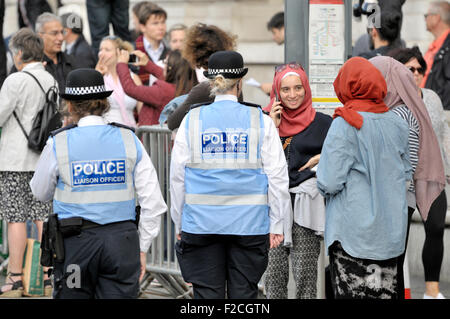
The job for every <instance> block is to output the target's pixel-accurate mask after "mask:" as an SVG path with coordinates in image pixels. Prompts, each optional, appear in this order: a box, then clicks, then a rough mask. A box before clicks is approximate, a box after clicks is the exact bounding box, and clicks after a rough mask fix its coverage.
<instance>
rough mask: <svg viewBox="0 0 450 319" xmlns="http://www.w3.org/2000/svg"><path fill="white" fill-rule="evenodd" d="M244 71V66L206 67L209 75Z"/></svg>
mask: <svg viewBox="0 0 450 319" xmlns="http://www.w3.org/2000/svg"><path fill="white" fill-rule="evenodd" d="M242 72H244V68H238V69H208V74H209V75H215V74H220V73H232V74H240V73H242Z"/></svg>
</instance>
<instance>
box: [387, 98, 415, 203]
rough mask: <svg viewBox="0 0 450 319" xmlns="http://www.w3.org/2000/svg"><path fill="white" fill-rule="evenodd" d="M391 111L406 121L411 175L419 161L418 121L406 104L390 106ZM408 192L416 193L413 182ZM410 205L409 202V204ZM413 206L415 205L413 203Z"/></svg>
mask: <svg viewBox="0 0 450 319" xmlns="http://www.w3.org/2000/svg"><path fill="white" fill-rule="evenodd" d="M392 112H394V113H395V114H397V115H398V116H400V117H401V118H402V119H404V120H405V121H406V122H407V123H408V127H409V135H408V146H409V160H410V161H411V166H412V168H413V176H414V173H415V172H416V167H417V163H418V162H419V134H420V128H419V122H417V119H416V118H415V117H414V115H413V113H412V112H411V111H410V110H409V109H408V107H407V106H406V105H399V106H396V107H394V108H392ZM408 192H410V193H412V194H414V196H415V193H416V190H415V187H414V183H411V184H410V186H409V189H408ZM409 206H411V204H409ZM413 206H415V205H413Z"/></svg>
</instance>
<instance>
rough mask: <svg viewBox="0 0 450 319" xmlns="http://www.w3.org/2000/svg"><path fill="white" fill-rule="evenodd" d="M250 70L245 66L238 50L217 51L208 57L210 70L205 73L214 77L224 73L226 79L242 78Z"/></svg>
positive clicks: (210, 77) (208, 76)
mask: <svg viewBox="0 0 450 319" xmlns="http://www.w3.org/2000/svg"><path fill="white" fill-rule="evenodd" d="M247 72H248V68H244V59H243V58H242V55H241V54H240V53H238V52H236V51H217V52H215V53H213V54H211V56H210V57H209V59H208V70H207V71H204V72H203V74H204V75H205V76H206V77H207V78H209V79H213V78H214V77H215V76H216V75H219V74H220V75H222V76H223V77H224V78H226V79H238V78H242V77H243V76H244V75H246V74H247Z"/></svg>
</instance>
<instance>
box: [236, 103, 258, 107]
mask: <svg viewBox="0 0 450 319" xmlns="http://www.w3.org/2000/svg"><path fill="white" fill-rule="evenodd" d="M239 103H240V104H243V105H247V106H251V107H259V108H261V105H258V104H255V103H249V102H239Z"/></svg>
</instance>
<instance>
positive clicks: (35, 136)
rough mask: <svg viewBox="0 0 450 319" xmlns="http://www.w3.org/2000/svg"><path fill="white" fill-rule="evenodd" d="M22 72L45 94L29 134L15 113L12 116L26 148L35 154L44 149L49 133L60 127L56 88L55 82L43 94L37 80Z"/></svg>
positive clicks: (60, 120)
mask: <svg viewBox="0 0 450 319" xmlns="http://www.w3.org/2000/svg"><path fill="white" fill-rule="evenodd" d="M22 72H24V73H26V74H28V75H30V76H31V77H33V79H34V80H35V81H36V82H37V84H38V85H39V87H40V88H41V90H42V92H44V94H45V103H44V107H43V108H42V110H40V111H39V112H38V113H37V114H36V117H35V118H34V120H33V125H32V126H31V131H30V133H29V134H27V132H26V131H25V129H24V128H23V126H22V123H20V121H19V117H18V116H17V114H16V111H14V112H13V115H14V117H15V118H16V120H17V122H18V123H19V126H20V128H21V129H22V132H23V134H25V137H26V138H27V140H28V148H30V149H31V150H33V151H35V152H37V153H40V152H42V150H43V149H44V146H45V144H46V143H47V140H48V138H49V136H50V133H51V132H52V131H53V130H56V129H58V128H60V127H61V126H62V119H61V114H60V113H59V111H58V88H57V87H56V81H55V84H54V85H53V86H51V87H50V88H49V89H48V91H47V92H45V90H44V88H43V87H42V85H41V83H39V81H38V79H36V77H35V76H34V75H33V74H31V73H29V72H27V71H22Z"/></svg>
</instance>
